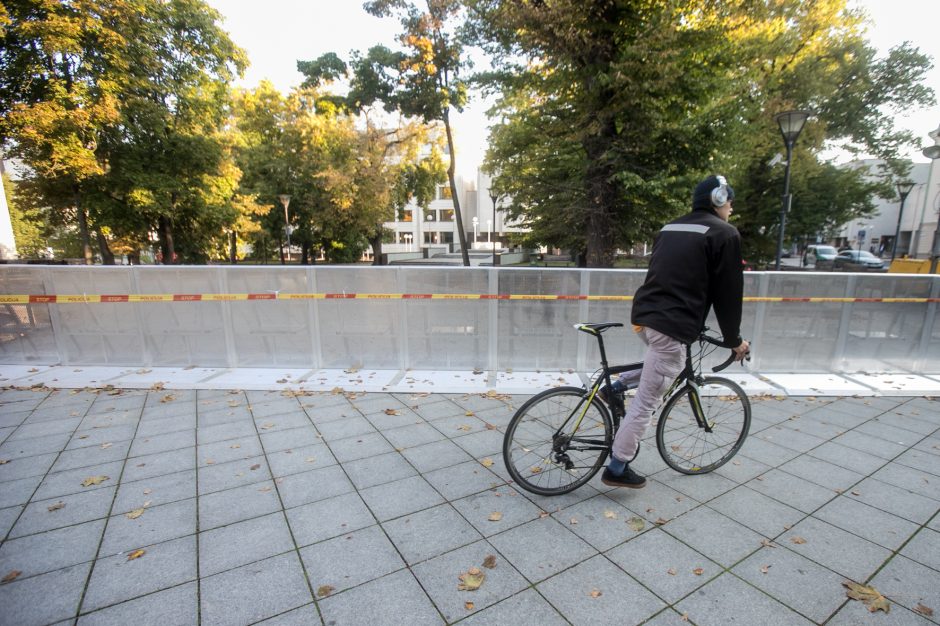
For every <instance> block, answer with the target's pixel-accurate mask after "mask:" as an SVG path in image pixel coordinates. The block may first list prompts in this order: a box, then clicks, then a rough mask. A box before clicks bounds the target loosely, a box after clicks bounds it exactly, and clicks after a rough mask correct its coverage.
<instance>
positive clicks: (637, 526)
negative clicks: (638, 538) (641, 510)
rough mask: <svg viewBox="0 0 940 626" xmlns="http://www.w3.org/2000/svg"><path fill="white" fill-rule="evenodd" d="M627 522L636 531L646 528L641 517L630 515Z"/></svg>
mask: <svg viewBox="0 0 940 626" xmlns="http://www.w3.org/2000/svg"><path fill="white" fill-rule="evenodd" d="M627 524H628V525H629V526H630V528H632V529H633V530H634V531H636V532H640V531H641V530H643V529H644V528H646V522H644V521H643V518H642V517H631V518H630V519H628V520H627Z"/></svg>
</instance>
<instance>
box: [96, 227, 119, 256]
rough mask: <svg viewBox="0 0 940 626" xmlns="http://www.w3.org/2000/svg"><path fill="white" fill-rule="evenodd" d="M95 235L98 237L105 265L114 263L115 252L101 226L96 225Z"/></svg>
mask: <svg viewBox="0 0 940 626" xmlns="http://www.w3.org/2000/svg"><path fill="white" fill-rule="evenodd" d="M95 236H96V237H97V238H98V250H100V251H101V262H102V263H104V264H105V265H114V253H113V252H111V247H110V246H109V245H108V239H107V238H106V237H105V236H104V233H103V232H101V226H98V225H97V224H96V225H95Z"/></svg>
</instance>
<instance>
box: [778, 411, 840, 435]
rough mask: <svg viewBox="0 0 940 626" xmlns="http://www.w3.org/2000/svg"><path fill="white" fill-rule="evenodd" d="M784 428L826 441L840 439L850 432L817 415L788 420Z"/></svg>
mask: <svg viewBox="0 0 940 626" xmlns="http://www.w3.org/2000/svg"><path fill="white" fill-rule="evenodd" d="M784 427H785V428H789V429H791V430H795V431H797V432H801V433H806V434H808V435H812V436H814V437H819V438H820V439H826V440H829V439H832V438H833V437H838V436H839V435H841V434H842V433H844V432H845V431H846V430H848V429H847V428H846V427H845V426H843V425H841V424H832V423H829V422H827V421H826V420H825V418H820V417H819V416H816V415H807V416H806V417H799V418H797V419H791V420H788V421H786V422H784Z"/></svg>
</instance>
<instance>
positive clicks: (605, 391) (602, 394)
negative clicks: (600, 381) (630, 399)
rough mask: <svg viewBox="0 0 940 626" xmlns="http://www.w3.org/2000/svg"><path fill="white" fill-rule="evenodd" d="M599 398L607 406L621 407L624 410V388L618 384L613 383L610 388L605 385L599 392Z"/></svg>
mask: <svg viewBox="0 0 940 626" xmlns="http://www.w3.org/2000/svg"><path fill="white" fill-rule="evenodd" d="M618 387H619V388H618ZM597 396H598V397H599V398H600V399H601V400H603V401H604V404H606V405H607V406H610V407H613V406H619V407H621V408H623V387H622V386H621V385H618V384H617V383H612V384H611V385H610V387H608V386H607V385H604V386H603V387H601V388H600V389H598V390H597Z"/></svg>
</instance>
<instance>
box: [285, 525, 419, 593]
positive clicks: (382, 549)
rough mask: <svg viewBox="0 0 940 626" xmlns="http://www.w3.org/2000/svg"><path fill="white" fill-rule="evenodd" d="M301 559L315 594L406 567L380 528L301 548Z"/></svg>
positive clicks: (379, 576) (336, 590)
mask: <svg viewBox="0 0 940 626" xmlns="http://www.w3.org/2000/svg"><path fill="white" fill-rule="evenodd" d="M300 558H301V560H303V563H304V566H305V567H306V568H307V576H308V577H309V578H310V585H311V587H313V589H314V590H315V591H316V590H318V589H321V588H322V587H324V586H327V587H331V588H332V590H331V591H330V593H336V592H339V591H343V590H345V589H349V588H351V587H356V586H359V585H361V584H362V583H366V582H369V581H370V580H375V579H376V578H381V577H382V576H385V575H386V574H390V573H392V572H395V571H398V570H400V569H402V568H403V567H405V562H404V561H402V559H401V556H399V555H398V551H397V550H396V549H395V546H393V545H392V542H391V541H389V540H388V537H386V536H385V533H384V532H382V529H381V528H380V527H379V526H370V527H368V528H364V529H362V530H357V531H354V532H351V533H348V534H345V535H340V536H339V537H335V538H333V539H329V540H327V541H321V542H320V543H316V544H313V545H312V546H307V547H306V548H302V549H301V550H300ZM325 595H329V594H325ZM325 595H321V598H322V597H325Z"/></svg>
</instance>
